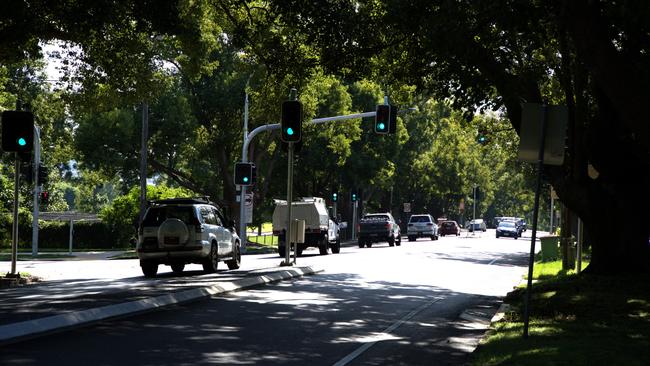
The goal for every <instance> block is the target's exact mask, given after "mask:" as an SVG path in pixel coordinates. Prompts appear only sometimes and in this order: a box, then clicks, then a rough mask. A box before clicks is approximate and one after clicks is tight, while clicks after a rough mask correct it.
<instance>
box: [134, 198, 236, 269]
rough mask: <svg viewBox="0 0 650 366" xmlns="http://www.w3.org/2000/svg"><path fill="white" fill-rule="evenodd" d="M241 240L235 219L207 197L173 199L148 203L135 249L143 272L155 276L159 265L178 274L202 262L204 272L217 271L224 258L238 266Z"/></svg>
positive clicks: (231, 265)
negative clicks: (166, 266) (227, 216)
mask: <svg viewBox="0 0 650 366" xmlns="http://www.w3.org/2000/svg"><path fill="white" fill-rule="evenodd" d="M240 243H241V240H240V239H239V236H238V235H237V232H236V230H235V222H234V221H233V220H230V219H228V218H226V217H225V216H224V215H223V214H222V211H221V210H220V209H219V208H218V206H217V205H216V204H215V203H213V202H210V200H209V199H208V198H207V197H206V198H172V199H164V200H157V201H151V202H149V207H148V208H147V211H146V212H145V214H144V218H143V220H142V223H141V224H140V227H139V228H138V242H137V245H136V251H137V254H138V258H139V259H140V267H142V273H144V275H145V276H146V277H154V276H155V275H156V273H157V272H158V266H159V265H160V264H165V265H169V266H171V267H172V271H174V272H176V273H180V272H183V269H184V268H185V265H186V264H188V263H198V264H202V265H203V270H204V271H205V272H216V271H217V264H218V263H219V262H221V261H224V262H226V265H228V268H229V269H238V268H239V266H240V263H241V247H240V245H241V244H240Z"/></svg>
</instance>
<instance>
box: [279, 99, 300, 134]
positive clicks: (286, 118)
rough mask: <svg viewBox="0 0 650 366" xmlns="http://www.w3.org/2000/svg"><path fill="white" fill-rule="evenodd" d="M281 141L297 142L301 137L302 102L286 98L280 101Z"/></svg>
mask: <svg viewBox="0 0 650 366" xmlns="http://www.w3.org/2000/svg"><path fill="white" fill-rule="evenodd" d="M281 125H282V126H281V127H282V134H281V136H280V138H281V139H282V141H283V142H299V141H300V140H301V139H302V103H300V102H299V101H297V100H288V101H286V102H283V103H282V123H281Z"/></svg>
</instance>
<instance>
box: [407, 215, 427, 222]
mask: <svg viewBox="0 0 650 366" xmlns="http://www.w3.org/2000/svg"><path fill="white" fill-rule="evenodd" d="M409 222H431V218H429V216H411V221H409Z"/></svg>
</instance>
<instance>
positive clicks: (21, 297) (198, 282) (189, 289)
mask: <svg viewBox="0 0 650 366" xmlns="http://www.w3.org/2000/svg"><path fill="white" fill-rule="evenodd" d="M194 272H196V271H194ZM317 272H320V270H317V269H314V268H312V267H309V266H302V267H271V268H263V269H253V270H235V271H225V270H224V271H218V272H217V273H216V274H211V275H198V276H197V274H198V273H193V272H192V271H189V272H185V273H183V274H182V275H173V274H171V273H170V274H165V275H160V276H158V277H157V278H153V279H147V278H144V277H142V276H140V277H131V278H123V279H91V280H83V279H77V280H69V279H68V280H53V281H46V282H42V283H37V284H33V285H27V286H21V287H13V288H7V289H2V290H0V298H1V299H2V301H1V302H0V345H4V344H8V343H13V342H17V341H20V340H23V339H27V338H33V337H37V336H40V335H45V334H50V333H53V332H57V331H62V330H66V329H70V328H75V327H81V326H86V325H89V324H92V323H96V322H100V321H103V320H107V319H112V318H118V317H124V316H128V315H132V314H135V313H142V312H147V311H154V310H156V309H159V308H161V307H164V306H169V305H174V304H180V303H184V302H189V301H195V300H199V299H202V298H205V297H209V296H213V295H217V294H220V293H224V292H229V291H236V290H240V289H245V288H249V287H253V286H258V285H263V284H266V283H271V282H277V281H282V280H287V279H291V278H296V277H300V276H304V275H310V274H314V273H317Z"/></svg>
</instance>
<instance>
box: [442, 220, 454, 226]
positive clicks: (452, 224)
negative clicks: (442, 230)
mask: <svg viewBox="0 0 650 366" xmlns="http://www.w3.org/2000/svg"><path fill="white" fill-rule="evenodd" d="M442 226H444V227H453V226H454V223H453V222H449V221H447V222H443V223H442Z"/></svg>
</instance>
